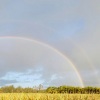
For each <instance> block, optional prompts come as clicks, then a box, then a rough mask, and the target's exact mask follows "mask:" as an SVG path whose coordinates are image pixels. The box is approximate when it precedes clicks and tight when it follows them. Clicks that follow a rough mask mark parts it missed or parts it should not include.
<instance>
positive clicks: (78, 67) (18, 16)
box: [0, 0, 100, 87]
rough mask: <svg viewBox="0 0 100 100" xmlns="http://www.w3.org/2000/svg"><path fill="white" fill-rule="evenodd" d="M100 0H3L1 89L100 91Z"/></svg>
mask: <svg viewBox="0 0 100 100" xmlns="http://www.w3.org/2000/svg"><path fill="white" fill-rule="evenodd" d="M99 4H100V0H95V1H94V0H0V86H6V85H14V86H24V87H27V86H30V87H33V86H35V85H39V84H43V85H44V86H51V85H52V86H59V85H72V86H98V87H99V86H100V79H99V76H100V61H99V59H100V53H99V52H100V45H99V43H100V39H99V38H100V34H99V33H100V28H99V27H100V6H99Z"/></svg>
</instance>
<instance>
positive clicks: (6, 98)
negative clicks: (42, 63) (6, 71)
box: [0, 93, 100, 100]
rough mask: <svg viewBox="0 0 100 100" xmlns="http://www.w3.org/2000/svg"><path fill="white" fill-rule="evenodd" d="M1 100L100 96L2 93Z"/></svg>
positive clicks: (91, 97)
mask: <svg viewBox="0 0 100 100" xmlns="http://www.w3.org/2000/svg"><path fill="white" fill-rule="evenodd" d="M0 100H100V94H46V93H44V94H41V93H1V94H0Z"/></svg>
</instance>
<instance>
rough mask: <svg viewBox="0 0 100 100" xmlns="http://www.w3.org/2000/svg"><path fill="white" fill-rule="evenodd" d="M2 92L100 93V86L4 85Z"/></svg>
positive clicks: (0, 90)
mask: <svg viewBox="0 0 100 100" xmlns="http://www.w3.org/2000/svg"><path fill="white" fill-rule="evenodd" d="M0 93H69V94H74V93H77V94H92V93H94V94H100V88H97V87H89V86H88V87H84V88H81V87H73V86H65V85H64V86H59V87H54V86H53V87H48V88H46V89H43V85H41V84H40V85H39V86H37V87H36V86H34V87H33V88H31V87H25V88H23V87H20V86H19V87H14V86H13V85H11V86H4V87H1V88H0Z"/></svg>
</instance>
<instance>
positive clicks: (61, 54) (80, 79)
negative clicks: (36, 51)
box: [0, 36, 84, 87]
mask: <svg viewBox="0 0 100 100" xmlns="http://www.w3.org/2000/svg"><path fill="white" fill-rule="evenodd" d="M10 38H11V39H21V40H26V41H30V42H34V43H37V44H39V45H43V46H45V47H47V48H49V49H51V50H53V51H54V52H56V53H57V54H59V55H60V56H61V57H63V58H64V59H65V60H66V61H68V62H69V64H70V65H71V66H72V68H73V69H74V71H75V73H76V75H77V77H78V79H79V81H80V85H81V87H84V83H83V80H82V78H81V75H80V74H79V72H78V70H77V68H76V66H75V65H74V64H73V63H72V62H71V60H70V59H69V58H68V57H67V56H65V55H64V54H63V53H61V52H60V51H59V50H57V49H56V48H54V47H52V46H50V45H48V44H45V43H43V42H40V41H37V40H34V39H31V38H26V37H18V36H2V37H0V39H10Z"/></svg>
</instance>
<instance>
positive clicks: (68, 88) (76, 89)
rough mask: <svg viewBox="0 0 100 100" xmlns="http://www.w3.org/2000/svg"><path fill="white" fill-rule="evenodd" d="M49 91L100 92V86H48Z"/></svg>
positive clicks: (70, 92)
mask: <svg viewBox="0 0 100 100" xmlns="http://www.w3.org/2000/svg"><path fill="white" fill-rule="evenodd" d="M46 92H48V93H69V94H74V93H77V94H92V93H95V94H100V88H97V87H89V86H88V87H84V88H81V87H73V86H59V87H48V88H47V89H46Z"/></svg>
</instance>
